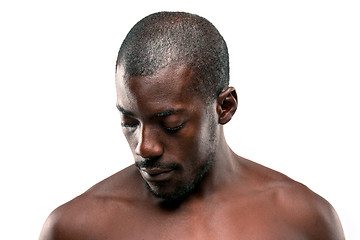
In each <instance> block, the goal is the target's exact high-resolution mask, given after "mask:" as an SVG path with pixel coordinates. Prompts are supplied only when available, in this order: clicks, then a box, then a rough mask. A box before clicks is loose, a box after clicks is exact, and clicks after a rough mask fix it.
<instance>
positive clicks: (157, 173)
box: [140, 168, 174, 182]
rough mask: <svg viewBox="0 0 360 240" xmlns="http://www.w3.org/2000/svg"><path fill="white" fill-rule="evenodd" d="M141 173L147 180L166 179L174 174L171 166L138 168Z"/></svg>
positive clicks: (157, 180) (158, 180)
mask: <svg viewBox="0 0 360 240" xmlns="http://www.w3.org/2000/svg"><path fill="white" fill-rule="evenodd" d="M140 172H141V175H142V176H143V177H144V179H145V180H147V181H149V182H160V181H167V180H169V179H170V178H171V176H172V175H173V174H174V169H173V168H140Z"/></svg>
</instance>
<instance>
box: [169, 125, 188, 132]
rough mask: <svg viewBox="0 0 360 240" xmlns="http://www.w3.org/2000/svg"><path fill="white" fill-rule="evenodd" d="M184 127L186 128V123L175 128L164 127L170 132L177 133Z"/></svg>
mask: <svg viewBox="0 0 360 240" xmlns="http://www.w3.org/2000/svg"><path fill="white" fill-rule="evenodd" d="M182 127H184V123H182V124H180V125H179V126H177V127H174V128H169V127H164V129H165V130H166V131H169V132H176V131H177V130H180V129H181V128H182Z"/></svg>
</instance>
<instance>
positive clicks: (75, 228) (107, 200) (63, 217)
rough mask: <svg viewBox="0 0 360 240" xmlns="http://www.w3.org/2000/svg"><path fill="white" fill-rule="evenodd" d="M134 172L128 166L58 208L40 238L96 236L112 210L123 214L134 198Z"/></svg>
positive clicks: (51, 239) (48, 220)
mask: <svg viewBox="0 0 360 240" xmlns="http://www.w3.org/2000/svg"><path fill="white" fill-rule="evenodd" d="M133 172H134V171H132V167H128V168H126V169H124V170H122V171H120V172H118V173H116V174H114V175H112V176H110V177H109V178H107V179H105V180H103V181H101V182H99V183H97V184H96V185H94V186H93V187H91V188H90V189H89V190H87V191H86V192H85V193H83V194H81V195H80V196H78V197H76V198H74V199H72V200H71V201H69V202H67V203H65V204H63V205H61V206H59V207H58V208H56V209H55V210H54V211H53V212H52V213H51V214H50V215H49V217H48V218H47V220H46V221H45V224H44V226H43V229H42V231H41V234H40V240H55V239H93V238H94V236H97V234H98V233H99V232H104V231H103V230H104V228H105V227H106V225H107V224H109V222H110V221H111V218H112V213H113V212H115V210H116V214H117V215H121V214H123V213H124V212H126V211H124V210H123V209H126V208H127V206H128V205H129V203H131V202H133V201H134V196H135V193H134V191H132V190H131V189H133V187H134V186H133V183H131V182H134V181H132V179H131V178H136V177H134V176H133ZM90 236H91V237H90ZM100 238H101V237H100ZM95 239H96V238H95Z"/></svg>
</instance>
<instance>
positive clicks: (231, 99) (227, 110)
mask: <svg viewBox="0 0 360 240" xmlns="http://www.w3.org/2000/svg"><path fill="white" fill-rule="evenodd" d="M236 109H237V94H236V90H235V88H234V87H228V88H227V89H225V90H224V91H223V92H222V93H220V94H219V96H218V99H217V107H216V110H217V112H218V115H219V123H220V124H222V125H224V124H226V123H228V122H229V121H230V120H231V118H232V117H233V115H234V114H235V112H236Z"/></svg>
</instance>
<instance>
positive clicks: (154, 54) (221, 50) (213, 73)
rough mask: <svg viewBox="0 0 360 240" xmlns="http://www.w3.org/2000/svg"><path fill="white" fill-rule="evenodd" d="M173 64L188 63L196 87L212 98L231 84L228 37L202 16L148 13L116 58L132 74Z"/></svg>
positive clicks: (205, 95) (198, 90)
mask: <svg viewBox="0 0 360 240" xmlns="http://www.w3.org/2000/svg"><path fill="white" fill-rule="evenodd" d="M170 64H172V65H175V64H178V65H187V66H188V67H189V68H190V69H191V70H192V73H193V77H194V82H193V85H192V88H193V89H194V90H196V91H197V92H198V93H200V94H201V95H202V97H203V98H204V100H206V101H208V102H209V101H212V100H214V99H215V98H216V97H217V96H218V95H219V94H220V93H221V92H222V91H223V90H224V89H226V88H227V87H228V85H229V55H228V50H227V46H226V43H225V40H224V39H223V37H222V36H221V35H220V33H219V32H218V30H217V29H216V28H215V27H214V26H213V25H212V24H211V23H210V22H209V21H208V20H206V19H205V18H202V17H200V16H197V15H194V14H189V13H183V12H159V13H155V14H152V15H149V16H147V17H145V18H144V19H142V20H141V21H139V22H138V23H137V24H135V26H134V27H133V28H132V29H131V30H130V32H129V33H128V34H127V36H126V38H125V40H124V41H123V43H122V45H121V47H120V50H119V53H118V57H117V61H116V66H122V67H124V69H125V71H126V72H127V73H128V74H129V75H131V76H151V75H155V74H156V73H157V72H159V71H160V70H161V69H163V68H165V67H167V66H168V65H170Z"/></svg>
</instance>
